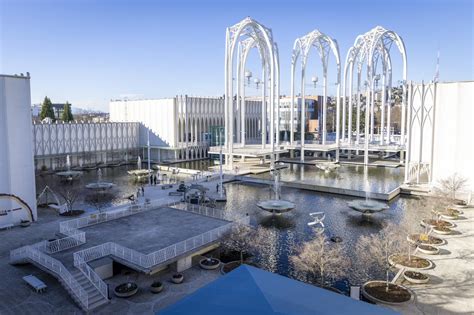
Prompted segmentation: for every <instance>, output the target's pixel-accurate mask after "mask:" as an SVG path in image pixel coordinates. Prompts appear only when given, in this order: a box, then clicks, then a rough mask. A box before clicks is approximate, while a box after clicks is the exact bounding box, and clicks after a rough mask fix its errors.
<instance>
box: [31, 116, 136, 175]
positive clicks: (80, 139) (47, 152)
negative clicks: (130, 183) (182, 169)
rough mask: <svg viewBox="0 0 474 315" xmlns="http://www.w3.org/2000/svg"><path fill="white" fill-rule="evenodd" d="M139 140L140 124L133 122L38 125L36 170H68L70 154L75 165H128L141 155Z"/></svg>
mask: <svg viewBox="0 0 474 315" xmlns="http://www.w3.org/2000/svg"><path fill="white" fill-rule="evenodd" d="M30 123H31V122H30ZM138 137H139V124H138V123H133V122H130V123H123V122H118V123H111V122H102V123H93V122H69V123H63V122H59V123H51V124H47V123H39V124H36V123H34V124H33V145H34V155H35V167H36V169H38V170H55V169H57V168H64V167H66V165H65V164H66V155H70V161H71V166H87V165H94V164H102V163H103V164H107V163H118V162H127V161H128V160H129V159H134V158H136V157H137V155H138V151H139V150H138V149H139V141H138V140H139V139H138Z"/></svg>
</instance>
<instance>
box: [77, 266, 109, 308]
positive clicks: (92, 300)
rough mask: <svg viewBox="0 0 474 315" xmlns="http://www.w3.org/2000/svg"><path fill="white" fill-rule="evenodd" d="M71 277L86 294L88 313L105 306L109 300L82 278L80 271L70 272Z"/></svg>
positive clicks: (87, 280) (84, 277)
mask: <svg viewBox="0 0 474 315" xmlns="http://www.w3.org/2000/svg"><path fill="white" fill-rule="evenodd" d="M71 274H72V276H73V277H74V278H75V279H76V280H77V282H79V284H80V285H81V287H82V288H83V289H84V290H85V291H86V292H87V296H88V301H89V307H88V309H87V310H88V311H91V310H93V309H95V308H97V307H99V306H101V305H104V304H107V303H108V302H109V299H107V298H106V297H104V296H103V295H102V294H100V292H99V290H97V288H96V287H95V286H94V285H93V284H92V283H91V282H90V281H89V279H87V278H86V276H84V274H83V273H82V272H81V271H80V270H77V269H76V270H74V271H73V272H71Z"/></svg>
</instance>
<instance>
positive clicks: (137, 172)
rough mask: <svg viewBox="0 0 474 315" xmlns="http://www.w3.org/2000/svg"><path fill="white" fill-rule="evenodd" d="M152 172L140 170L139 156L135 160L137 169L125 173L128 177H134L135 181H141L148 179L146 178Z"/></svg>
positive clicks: (140, 161)
mask: <svg viewBox="0 0 474 315" xmlns="http://www.w3.org/2000/svg"><path fill="white" fill-rule="evenodd" d="M152 172H153V171H152V170H143V169H142V159H141V157H140V156H138V160H137V169H136V170H131V171H127V173H128V174H129V175H132V176H135V179H136V180H137V181H141V180H143V179H148V176H150V174H151V173H152Z"/></svg>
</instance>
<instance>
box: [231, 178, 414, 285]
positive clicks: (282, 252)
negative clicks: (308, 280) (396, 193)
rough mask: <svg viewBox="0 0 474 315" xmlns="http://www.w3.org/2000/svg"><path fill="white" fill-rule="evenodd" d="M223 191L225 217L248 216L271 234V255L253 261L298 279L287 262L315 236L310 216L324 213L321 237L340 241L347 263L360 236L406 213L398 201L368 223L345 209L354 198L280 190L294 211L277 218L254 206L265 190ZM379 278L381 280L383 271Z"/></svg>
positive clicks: (251, 186)
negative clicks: (224, 194) (293, 207)
mask: <svg viewBox="0 0 474 315" xmlns="http://www.w3.org/2000/svg"><path fill="white" fill-rule="evenodd" d="M226 189H227V204H226V205H223V207H224V211H225V212H226V213H233V214H234V215H236V216H237V215H238V214H245V213H248V214H249V216H250V222H251V225H254V226H259V225H261V226H264V227H265V228H268V229H271V231H272V233H274V236H273V237H272V238H271V240H269V242H270V248H271V250H269V251H270V252H265V253H262V254H261V255H259V256H258V257H256V258H255V259H258V262H259V263H262V267H263V268H265V269H268V270H271V271H274V272H276V273H279V274H282V275H285V276H289V277H296V276H297V274H296V272H295V271H294V268H293V266H292V264H291V262H290V260H289V257H290V256H291V255H293V254H294V251H295V247H296V246H298V245H301V244H303V243H304V242H306V241H308V240H311V239H312V238H313V237H314V235H315V231H314V229H313V228H311V227H309V226H308V225H307V223H308V222H309V221H310V220H311V216H310V215H309V214H310V213H312V212H319V211H321V212H324V213H325V219H324V224H325V226H326V228H325V230H324V232H323V233H325V235H326V236H327V237H328V238H330V237H331V236H338V237H341V238H342V239H343V242H342V243H341V245H342V246H344V248H345V252H346V253H347V255H348V259H350V257H354V256H355V252H354V249H355V244H356V242H357V240H358V239H359V237H360V236H361V235H367V234H370V233H376V232H378V231H379V230H380V229H381V228H382V225H383V224H384V223H385V222H394V223H396V224H399V222H400V220H401V217H402V216H403V210H404V209H405V198H398V199H396V200H395V201H394V202H392V203H391V204H390V205H389V206H390V209H387V210H386V211H384V212H382V213H379V214H377V215H374V216H372V217H371V218H370V220H369V221H367V220H366V219H363V218H362V216H361V215H359V214H356V213H354V211H353V210H351V209H350V208H349V207H348V206H347V201H348V200H351V199H353V197H344V196H339V195H331V194H321V193H316V192H312V191H304V190H297V189H290V188H284V187H283V188H282V191H281V198H282V199H285V200H289V201H292V202H294V203H295V205H296V207H295V209H294V210H293V211H291V212H289V213H286V214H284V215H280V216H272V215H263V214H262V210H260V209H259V208H258V207H257V206H256V203H257V202H258V201H260V200H264V199H266V198H267V194H268V186H265V185H256V184H242V183H232V184H227V185H226ZM348 273H350V270H348ZM377 275H378V274H377ZM380 276H381V277H383V271H381V274H380ZM336 283H337V286H338V288H339V289H341V290H346V291H347V290H348V285H349V284H348V281H347V279H339V281H337V282H336Z"/></svg>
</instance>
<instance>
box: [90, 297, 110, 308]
mask: <svg viewBox="0 0 474 315" xmlns="http://www.w3.org/2000/svg"><path fill="white" fill-rule="evenodd" d="M107 303H109V300H107V299H102V300H99V301H97V302H94V303H89V310H93V309H95V308H97V307H99V306H101V305H103V304H107Z"/></svg>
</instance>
